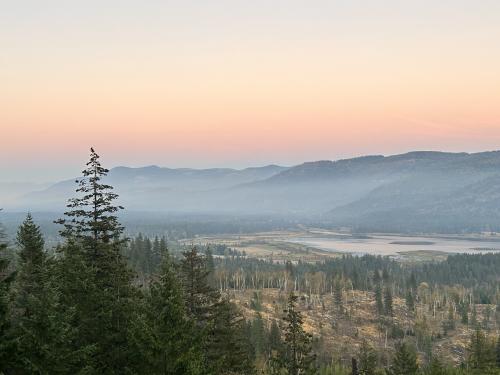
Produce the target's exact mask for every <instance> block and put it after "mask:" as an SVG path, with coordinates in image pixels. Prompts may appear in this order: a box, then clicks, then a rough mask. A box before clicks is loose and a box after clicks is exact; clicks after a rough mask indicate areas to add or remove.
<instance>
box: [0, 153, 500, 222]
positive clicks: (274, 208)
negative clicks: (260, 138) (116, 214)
mask: <svg viewBox="0 0 500 375" xmlns="http://www.w3.org/2000/svg"><path fill="white" fill-rule="evenodd" d="M107 180H108V181H107V182H109V183H110V184H112V185H114V186H115V188H116V190H117V192H118V193H119V194H120V198H121V200H122V202H121V203H123V205H125V206H126V207H127V208H128V209H129V210H136V211H139V210H140V211H148V210H149V211H164V212H172V213H222V214H231V215H234V214H271V215H282V216H290V217H294V218H302V219H307V220H312V221H314V222H316V223H320V224H325V225H334V226H347V227H352V228H354V229H357V230H360V231H399V232H401V231H410V232H419V231H422V232H460V231H469V230H490V229H491V230H493V229H495V230H500V152H483V153H474V154H468V153H444V152H426V151H421V152H410V153H407V154H402V155H393V156H380V155H375V156H365V157H359V158H353V159H345V160H338V161H316V162H307V163H304V164H301V165H297V166H294V167H290V168H285V167H280V166H275V165H270V166H265V167H257V168H247V169H243V170H235V169H227V168H220V169H218V168H215V169H203V170H196V169H169V168H159V167H155V166H152V167H144V168H127V167H117V168H113V169H112V170H111V171H110V173H109V176H108V178H107ZM74 188H75V187H74V182H73V181H63V182H60V183H58V184H55V185H53V186H51V187H49V188H47V189H44V190H40V191H37V192H32V193H29V194H26V195H24V196H23V197H22V198H21V199H18V200H16V201H13V202H11V203H12V204H10V205H7V207H12V208H16V207H17V208H20V207H22V208H31V209H44V210H48V209H53V210H61V209H62V208H63V205H64V202H65V200H66V199H67V198H68V197H71V196H73V195H74V193H73V191H74Z"/></svg>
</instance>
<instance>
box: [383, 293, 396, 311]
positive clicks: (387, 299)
mask: <svg viewBox="0 0 500 375" xmlns="http://www.w3.org/2000/svg"><path fill="white" fill-rule="evenodd" d="M384 312H385V314H386V315H387V316H394V310H393V307H392V292H391V288H389V287H387V288H385V290H384Z"/></svg>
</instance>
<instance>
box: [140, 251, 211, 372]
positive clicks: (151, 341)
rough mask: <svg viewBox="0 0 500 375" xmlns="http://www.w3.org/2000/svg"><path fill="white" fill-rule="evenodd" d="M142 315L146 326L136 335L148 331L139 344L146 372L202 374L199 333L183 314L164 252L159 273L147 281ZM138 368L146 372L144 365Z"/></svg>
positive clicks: (183, 307) (180, 298)
mask: <svg viewBox="0 0 500 375" xmlns="http://www.w3.org/2000/svg"><path fill="white" fill-rule="evenodd" d="M145 315H146V317H147V318H146V319H147V326H146V329H142V331H143V332H140V333H139V334H140V335H143V336H144V332H145V331H147V333H148V335H147V336H146V337H145V338H147V339H148V340H145V342H144V343H142V345H141V349H142V351H143V353H144V354H143V357H148V356H150V357H151V358H150V360H149V362H150V367H149V368H148V369H147V372H148V373H150V374H172V375H174V374H203V358H202V353H201V348H200V345H199V343H198V342H199V341H200V337H199V335H200V333H199V332H197V331H196V330H195V329H194V326H193V324H192V323H191V322H190V321H189V320H188V319H187V317H186V315H185V306H184V301H183V298H182V291H181V286H180V284H179V282H178V280H177V278H176V275H175V272H174V269H173V265H172V263H171V260H170V257H169V256H168V254H164V260H163V262H162V264H161V266H160V274H159V275H158V277H157V278H154V279H153V281H152V282H151V284H150V288H149V294H148V297H147V301H146V310H145ZM139 328H140V327H139ZM150 352H151V354H149V353H150ZM139 359H140V356H139ZM141 368H142V371H146V368H145V366H141Z"/></svg>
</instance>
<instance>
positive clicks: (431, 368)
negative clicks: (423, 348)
mask: <svg viewBox="0 0 500 375" xmlns="http://www.w3.org/2000/svg"><path fill="white" fill-rule="evenodd" d="M447 374H448V371H447V369H446V368H445V366H444V365H443V363H441V361H440V360H439V358H437V357H435V356H433V357H432V358H431V361H430V363H429V365H428V366H427V368H426V369H425V375H447Z"/></svg>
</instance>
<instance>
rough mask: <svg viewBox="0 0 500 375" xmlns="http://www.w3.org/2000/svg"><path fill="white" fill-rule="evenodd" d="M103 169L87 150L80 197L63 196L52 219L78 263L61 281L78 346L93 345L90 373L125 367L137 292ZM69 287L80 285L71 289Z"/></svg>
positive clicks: (116, 208) (96, 156) (78, 191)
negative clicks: (61, 209) (61, 214)
mask: <svg viewBox="0 0 500 375" xmlns="http://www.w3.org/2000/svg"><path fill="white" fill-rule="evenodd" d="M107 173H108V170H107V169H105V168H103V167H102V166H101V163H100V161H99V155H97V153H96V152H95V151H94V149H93V148H91V150H90V160H89V161H88V163H87V164H86V168H85V169H84V170H83V172H82V174H83V176H82V178H80V179H78V180H77V181H76V182H77V184H78V188H77V190H76V191H77V193H78V194H79V195H80V196H79V197H76V198H72V199H70V200H69V204H68V206H67V207H68V208H69V210H68V211H67V212H66V213H65V218H64V219H60V220H58V221H57V223H59V224H62V225H63V226H64V229H63V230H62V231H61V235H62V236H63V237H65V238H66V239H67V243H66V246H64V247H63V248H62V252H63V253H65V255H66V257H67V258H68V259H72V260H73V261H74V262H76V263H79V262H80V263H82V264H81V267H82V268H81V272H74V273H72V275H73V276H75V277H76V278H77V280H73V282H71V281H70V280H67V282H70V283H72V284H73V285H68V286H67V290H66V291H65V292H66V293H75V294H74V296H75V298H73V299H72V300H71V296H69V298H68V299H69V300H71V302H72V303H74V305H75V306H74V309H75V310H76V321H77V324H78V329H79V343H78V346H79V348H88V347H91V348H93V358H94V361H95V369H94V370H95V371H97V372H101V373H123V372H124V371H127V370H128V367H127V358H128V354H129V353H128V350H129V348H128V328H129V325H130V321H131V319H132V317H133V306H134V298H135V297H136V295H137V294H136V290H135V288H134V287H133V286H132V272H131V271H130V270H129V269H128V266H127V264H126V261H125V259H124V257H123V256H122V254H121V250H122V245H123V244H124V242H125V239H124V237H123V230H124V228H123V226H122V225H121V224H120V223H119V221H118V217H117V216H116V213H117V212H118V211H119V210H121V209H123V207H121V206H117V205H115V204H114V201H115V200H116V199H117V198H118V195H117V194H115V193H113V192H112V190H113V187H112V186H110V185H107V184H105V183H103V181H102V179H103V178H104V177H105V176H106V175H107ZM69 252H73V253H76V254H69ZM78 253H79V254H78ZM74 265H75V264H73V266H74ZM76 265H77V266H78V264H76ZM61 271H62V272H65V270H64V269H62V270H61ZM74 271H76V270H74ZM75 285H79V286H80V287H83V288H85V289H84V290H83V291H82V290H75Z"/></svg>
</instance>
